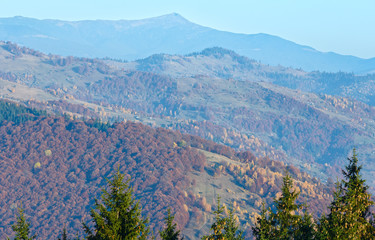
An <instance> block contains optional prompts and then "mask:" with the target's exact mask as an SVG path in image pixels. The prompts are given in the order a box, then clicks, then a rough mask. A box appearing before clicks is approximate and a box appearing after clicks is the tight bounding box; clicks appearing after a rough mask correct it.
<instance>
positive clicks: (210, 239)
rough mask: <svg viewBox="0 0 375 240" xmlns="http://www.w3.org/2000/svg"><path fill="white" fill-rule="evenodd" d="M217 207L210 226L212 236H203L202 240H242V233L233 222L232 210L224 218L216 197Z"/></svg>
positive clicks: (221, 207)
mask: <svg viewBox="0 0 375 240" xmlns="http://www.w3.org/2000/svg"><path fill="white" fill-rule="evenodd" d="M217 201H218V206H217V210H216V211H214V213H215V222H214V223H213V224H212V225H211V230H212V231H213V233H212V234H210V235H208V236H203V238H202V239H204V240H243V239H244V237H243V231H240V230H239V226H238V224H237V223H236V221H235V217H234V210H233V209H232V210H231V211H230V212H229V216H227V217H226V216H224V206H223V205H221V203H220V198H219V197H218V199H217Z"/></svg>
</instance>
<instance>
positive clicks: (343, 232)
mask: <svg viewBox="0 0 375 240" xmlns="http://www.w3.org/2000/svg"><path fill="white" fill-rule="evenodd" d="M361 169H362V166H359V165H358V158H357V154H356V151H355V149H354V150H353V156H352V157H351V158H348V165H347V166H346V167H345V170H342V173H343V179H342V180H341V181H338V182H337V184H336V191H335V193H334V198H333V201H332V202H331V204H330V206H329V214H327V215H323V216H321V217H320V218H319V219H314V218H313V217H312V215H311V214H310V213H309V212H308V210H307V206H306V205H305V204H297V203H296V200H297V198H298V196H299V192H298V191H297V190H295V189H294V187H293V180H292V178H291V176H290V175H289V173H286V174H285V176H284V177H283V186H282V189H281V196H280V197H279V198H278V199H275V200H274V206H273V207H272V208H271V207H269V208H266V207H265V205H264V204H263V207H262V211H261V214H260V216H259V217H258V218H257V223H256V225H255V226H254V227H253V228H252V232H253V236H254V238H255V239H257V240H266V239H270V240H273V239H281V240H289V239H295V240H298V239H301V240H302V239H303V240H310V239H332V240H334V239H355V240H356V239H375V222H374V213H373V212H371V209H370V208H371V207H372V206H373V205H374V202H373V201H372V200H371V195H370V194H369V193H368V186H367V185H366V183H365V180H364V179H363V178H362V176H361V174H360V171H361ZM107 181H108V188H107V189H108V190H107V189H103V191H102V195H101V198H100V199H95V204H94V207H93V208H92V209H91V212H90V215H91V217H92V223H91V224H88V223H83V229H84V232H85V237H84V239H88V240H99V239H100V240H101V239H108V240H110V239H118V240H120V239H150V238H151V239H155V238H156V236H155V235H154V234H152V233H151V232H150V228H149V226H148V223H149V220H148V218H145V217H143V216H142V208H141V206H140V204H139V201H137V200H136V199H135V198H134V197H133V189H132V188H131V187H130V185H129V179H128V180H126V181H125V176H124V175H123V174H121V173H120V170H119V169H118V170H117V172H116V173H115V174H114V176H113V178H112V180H107ZM214 214H215V218H214V220H215V221H214V223H213V224H212V225H211V230H210V233H209V234H208V235H205V236H203V237H202V239H204V240H214V239H220V240H226V239H228V240H232V239H233V240H242V239H245V237H244V231H243V230H242V229H241V227H240V226H239V224H238V221H237V220H236V218H237V217H236V215H235V212H234V208H233V209H231V210H230V211H229V213H228V214H225V213H224V207H223V205H221V203H220V198H218V206H217V210H215V211H214ZM164 225H165V226H164V228H163V229H162V230H160V232H159V234H158V237H160V238H161V239H163V240H178V239H183V237H182V236H181V232H180V230H177V226H176V224H175V223H174V215H172V214H171V211H170V209H168V211H167V216H166V217H165V224H164ZM29 226H30V225H29V223H28V222H27V220H26V218H25V215H24V213H23V209H22V208H20V209H19V214H18V216H17V221H16V222H15V223H14V224H13V226H12V229H13V231H14V232H15V238H14V239H16V240H29V239H36V236H35V235H32V234H31V233H30V227H29ZM67 239H68V234H67V230H66V228H65V227H64V228H63V230H62V233H61V238H59V240H67ZM76 239H80V238H79V237H78V236H77V237H76Z"/></svg>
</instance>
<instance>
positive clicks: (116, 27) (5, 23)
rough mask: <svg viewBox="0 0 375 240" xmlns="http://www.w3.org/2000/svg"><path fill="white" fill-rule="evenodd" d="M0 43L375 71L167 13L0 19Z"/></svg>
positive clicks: (54, 50) (373, 62) (369, 64)
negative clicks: (220, 54) (217, 50)
mask: <svg viewBox="0 0 375 240" xmlns="http://www.w3.org/2000/svg"><path fill="white" fill-rule="evenodd" d="M0 40H3V41H12V42H15V43H18V44H21V45H24V46H27V47H31V48H33V49H36V50H39V51H42V52H45V53H51V54H58V55H62V56H76V57H88V58H113V59H122V60H131V61H132V60H136V59H140V58H145V57H148V56H150V55H152V54H158V53H166V54H189V53H192V52H200V51H202V50H203V49H205V48H211V47H222V48H226V49H231V50H234V51H235V52H237V53H239V54H240V55H243V56H246V57H248V58H250V59H255V60H257V61H260V62H262V63H264V64H269V65H273V66H277V65H282V66H287V67H289V66H290V67H293V68H302V69H304V70H307V71H313V70H320V71H327V72H337V71H345V72H354V73H356V74H366V73H372V72H374V71H375V58H371V59H361V58H358V57H354V56H344V55H340V54H336V53H333V52H319V51H317V50H315V49H313V48H311V47H308V46H303V45H299V44H296V43H294V42H291V41H288V40H285V39H282V38H280V37H277V36H272V35H268V34H263V33H259V34H237V33H231V32H225V31H219V30H215V29H212V28H209V27H204V26H200V25H198V24H195V23H192V22H190V21H188V20H187V19H185V18H183V17H182V16H180V15H179V14H176V13H173V14H168V15H164V16H160V17H154V18H148V19H142V20H118V21H106V20H92V21H76V22H70V21H60V20H38V19H33V18H25V17H13V18H1V19H0Z"/></svg>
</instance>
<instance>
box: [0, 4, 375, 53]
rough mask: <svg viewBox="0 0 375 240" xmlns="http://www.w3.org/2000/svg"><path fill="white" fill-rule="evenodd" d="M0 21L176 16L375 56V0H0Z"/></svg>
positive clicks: (213, 26) (315, 45) (324, 48)
mask: <svg viewBox="0 0 375 240" xmlns="http://www.w3.org/2000/svg"><path fill="white" fill-rule="evenodd" d="M0 3H1V7H0V17H13V16H24V17H33V18H39V19H46V18H48V19H62V20H83V19H111V20H117V19H129V20H130V19H142V18H147V17H155V16H160V15H164V14H168V13H172V12H176V13H179V14H181V15H182V16H184V17H185V18H187V19H188V20H190V21H192V22H194V23H198V24H200V25H204V26H208V27H212V28H216V29H219V30H225V31H231V32H237V33H250V34H251V33H268V34H272V35H277V36H280V37H282V38H285V39H287V40H291V41H293V42H296V43H298V44H303V45H308V46H311V47H313V48H316V49H317V50H319V51H323V52H328V51H333V52H337V53H340V54H349V55H355V56H358V57H363V58H371V57H375V27H374V26H375V1H374V0H356V1H354V0H257V1H253V0H226V1H222V0H162V1H157V0H131V1H128V0H1V1H0Z"/></svg>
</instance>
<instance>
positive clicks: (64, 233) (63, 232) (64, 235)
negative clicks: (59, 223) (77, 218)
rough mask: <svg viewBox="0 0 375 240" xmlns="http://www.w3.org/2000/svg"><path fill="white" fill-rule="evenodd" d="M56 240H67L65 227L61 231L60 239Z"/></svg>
mask: <svg viewBox="0 0 375 240" xmlns="http://www.w3.org/2000/svg"><path fill="white" fill-rule="evenodd" d="M58 240H68V233H67V232H66V227H65V226H64V228H63V231H62V233H61V238H58Z"/></svg>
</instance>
